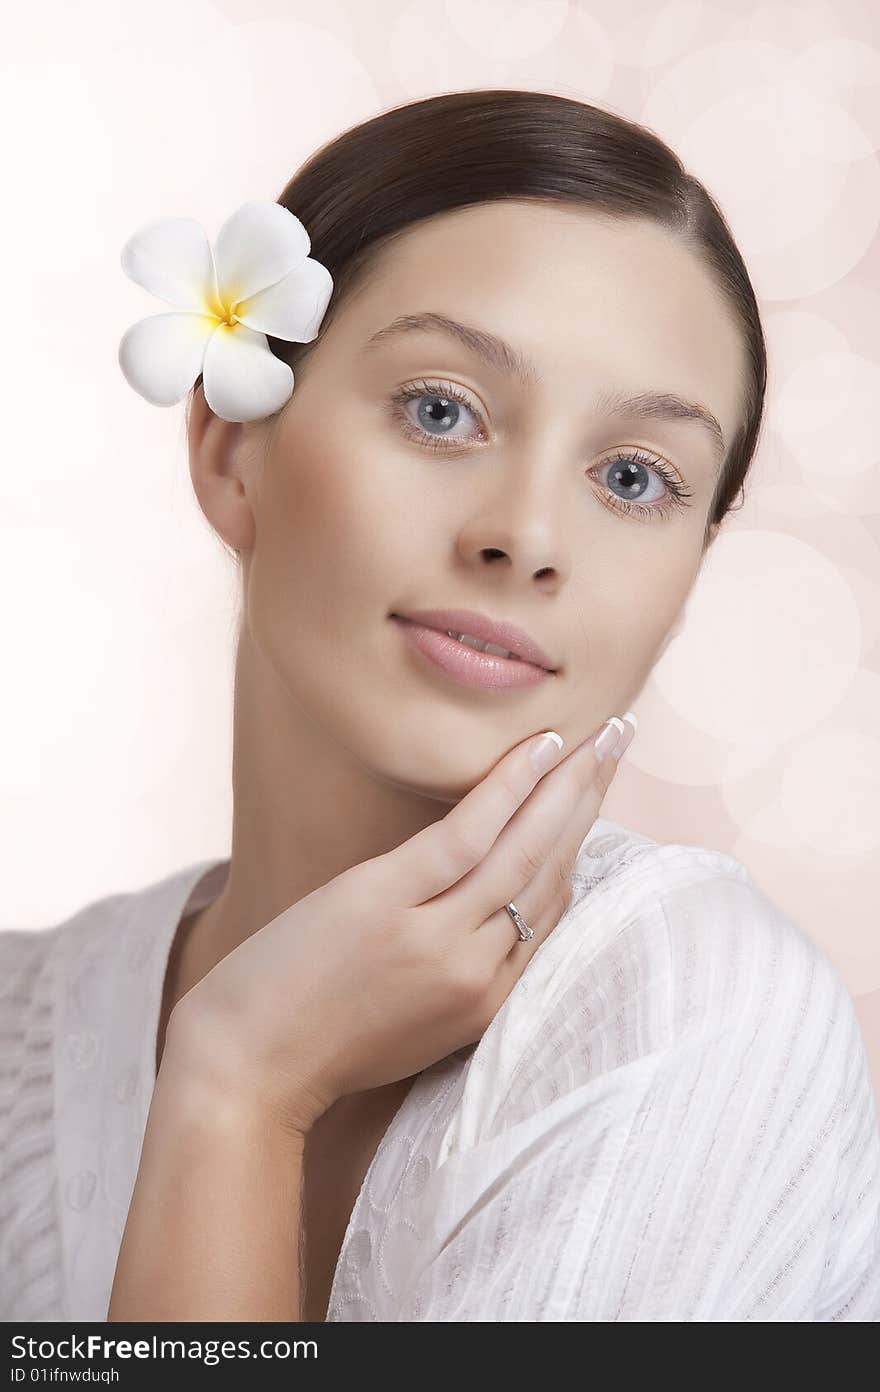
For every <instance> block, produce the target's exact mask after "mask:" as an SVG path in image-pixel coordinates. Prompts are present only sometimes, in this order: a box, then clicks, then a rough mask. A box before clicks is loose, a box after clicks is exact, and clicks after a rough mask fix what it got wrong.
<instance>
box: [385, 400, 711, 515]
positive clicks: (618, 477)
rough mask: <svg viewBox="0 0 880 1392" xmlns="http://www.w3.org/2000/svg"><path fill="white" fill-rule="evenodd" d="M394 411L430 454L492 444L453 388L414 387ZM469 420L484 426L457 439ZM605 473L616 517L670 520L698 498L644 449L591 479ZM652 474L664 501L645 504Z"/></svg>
mask: <svg viewBox="0 0 880 1392" xmlns="http://www.w3.org/2000/svg"><path fill="white" fill-rule="evenodd" d="M412 401H416V402H418V410H417V412H416V419H415V420H414V419H413V417H412V415H411V414H410V412H409V410H408V409H407V408H408V406H409V403H410V402H412ZM391 405H392V410H393V414H394V415H395V417H396V418H397V419H398V420H399V421H400V423H401V425H402V426H403V433H404V434H405V435H406V437H407V438H408V439H410V440H415V441H416V442H417V443H418V444H421V445H426V446H427V447H428V448H429V449H436V450H444V449H453V448H454V447H455V446H457V445H463V444H467V443H468V442H473V441H477V442H479V443H483V442H485V441H486V440H487V439H488V435H487V433H486V431H485V429H484V428H483V425H482V419H481V417H480V415H479V412H478V411H477V409H476V407H475V406H474V405H473V404H472V403H471V400H470V398H469V396H468V395H467V393H466V392H463V391H462V390H461V388H460V387H456V386H454V385H453V384H452V383H451V382H425V381H420V382H413V383H410V384H409V385H407V386H405V387H401V388H400V390H399V391H397V392H395V393H394V395H393V396H392V397H391ZM468 416H470V417H472V418H475V419H476V420H477V421H479V422H480V424H479V426H478V427H477V430H476V432H475V433H471V434H461V435H459V434H453V432H454V431H455V430H456V429H457V427H459V426H460V425H461V423H462V421H466V418H467V417H468ZM600 469H607V470H608V475H607V480H606V482H605V483H604V484H603V485H602V486H603V488H604V493H603V495H602V501H603V502H604V503H605V504H606V506H608V507H609V508H610V509H611V510H612V511H616V512H621V513H625V514H627V515H635V516H636V517H640V518H642V519H644V520H646V521H653V520H654V519H655V518H657V517H665V516H668V515H669V513H670V512H672V511H673V510H674V509H676V508H683V507H686V506H687V500H688V499H689V498H692V497H693V494H692V493H691V492H690V490H689V489H688V488H687V487H686V486H685V485H684V484H683V483H682V481H681V479H680V478H678V477H677V475H676V474H674V473H673V472H672V469H671V468H670V467H669V465H667V464H666V463H665V462H664V461H663V460H662V459H658V458H657V457H656V455H652V454H648V452H647V451H645V450H643V449H641V448H639V447H638V446H634V447H632V448H626V449H619V450H617V451H616V452H615V453H614V454H613V455H612V456H611V458H610V459H604V460H602V461H601V463H599V464H597V465H596V466H595V467H594V468H593V469H591V470H590V474H591V475H593V476H594V475H595V473H596V471H597V470H600ZM651 474H653V475H654V478H655V479H659V480H660V481H661V484H662V487H663V493H662V495H661V497H660V499H659V500H655V499H651V500H650V501H649V502H648V503H644V502H641V501H640V499H641V496H642V494H643V493H644V492H646V491H647V488H649V487H650V475H651ZM646 480H647V483H646ZM612 485H613V486H614V488H621V489H623V490H624V491H623V494H622V495H621V494H620V493H615V492H613V491H612ZM636 490H638V494H637V496H636Z"/></svg>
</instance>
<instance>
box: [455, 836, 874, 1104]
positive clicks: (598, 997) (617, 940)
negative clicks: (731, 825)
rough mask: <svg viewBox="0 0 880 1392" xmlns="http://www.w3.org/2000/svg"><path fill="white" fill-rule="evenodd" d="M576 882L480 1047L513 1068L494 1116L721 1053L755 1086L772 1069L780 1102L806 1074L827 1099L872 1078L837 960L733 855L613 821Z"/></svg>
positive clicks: (593, 842)
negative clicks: (557, 919) (586, 1086)
mask: <svg viewBox="0 0 880 1392" xmlns="http://www.w3.org/2000/svg"><path fill="white" fill-rule="evenodd" d="M572 882H573V892H572V900H571V903H570V905H569V908H568V910H567V911H566V913H565V914H564V915H563V917H562V919H561V920H560V922H559V924H558V925H557V926H556V928H555V929H554V931H553V933H552V934H551V935H550V937H549V938H548V939H547V940H546V941H545V942H544V943H543V944H542V945H541V947H540V948H539V949H538V951H537V953H536V954H535V955H534V957H533V958H532V960H531V961H530V963H529V965H528V968H527V969H526V971H525V972H524V973H523V976H522V977H521V978H520V980H519V982H518V983H517V985H516V986H515V987H514V990H513V992H512V993H511V995H510V996H509V997H508V1000H507V1001H506V1002H505V1003H504V1005H503V1006H502V1009H501V1010H500V1011H499V1013H498V1015H497V1016H496V1017H495V1020H493V1022H492V1024H491V1026H490V1029H489V1031H488V1032H487V1034H486V1035H485V1036H484V1039H483V1041H481V1044H480V1046H479V1048H478V1050H477V1054H479V1053H480V1050H482V1049H483V1046H484V1044H485V1045H486V1047H485V1050H484V1053H485V1054H486V1056H489V1055H492V1056H493V1066H494V1067H497V1068H498V1069H499V1072H497V1073H496V1074H495V1078H496V1082H498V1084H499V1087H498V1090H497V1091H496V1092H495V1099H496V1102H497V1104H498V1106H499V1108H500V1111H499V1112H496V1114H495V1120H496V1122H500V1121H501V1112H505V1111H507V1110H509V1111H510V1116H509V1117H508V1120H515V1119H516V1118H518V1117H521V1116H522V1115H524V1114H525V1113H526V1112H527V1111H528V1110H529V1109H534V1108H536V1107H540V1106H542V1105H546V1104H547V1103H549V1102H552V1101H553V1100H554V1098H555V1097H557V1096H558V1095H559V1094H560V1092H561V1091H565V1090H572V1089H574V1088H577V1087H580V1086H583V1085H584V1084H588V1083H595V1082H597V1081H598V1080H600V1079H601V1080H604V1082H605V1084H606V1085H614V1086H617V1085H621V1086H622V1085H624V1084H629V1083H630V1082H632V1083H633V1084H634V1085H636V1087H637V1088H638V1086H640V1085H642V1084H645V1085H647V1084H648V1081H649V1079H651V1078H652V1077H656V1076H657V1075H658V1074H659V1073H660V1072H664V1073H668V1072H669V1070H674V1069H675V1068H676V1067H678V1068H681V1069H684V1068H685V1067H690V1068H695V1067H699V1066H700V1062H701V1061H703V1062H705V1060H707V1059H711V1060H712V1061H713V1066H719V1065H720V1064H721V1062H722V1061H723V1064H724V1067H726V1068H728V1069H730V1070H732V1071H733V1072H735V1073H736V1075H737V1077H738V1078H739V1080H740V1081H739V1083H738V1096H740V1097H742V1098H745V1095H746V1091H747V1084H746V1082H745V1080H747V1079H749V1078H750V1077H756V1076H757V1075H761V1076H762V1077H763V1079H764V1081H765V1082H766V1079H767V1077H768V1076H769V1075H770V1073H771V1072H773V1076H774V1077H775V1079H776V1082H775V1087H776V1088H777V1097H778V1099H779V1100H784V1099H789V1098H790V1099H791V1100H792V1102H793V1103H794V1102H796V1101H797V1099H798V1097H799V1095H800V1092H801V1090H802V1089H803V1088H804V1086H805V1085H806V1086H808V1087H809V1088H810V1090H811V1096H812V1099H813V1105H814V1106H815V1105H816V1104H817V1102H818V1099H819V1097H820V1096H821V1097H824V1098H825V1099H826V1102H827V1105H828V1109H829V1111H831V1110H832V1109H834V1108H835V1107H836V1108H837V1109H838V1110H840V1109H842V1108H843V1106H844V1099H845V1098H846V1096H847V1091H848V1089H849V1088H851V1087H852V1085H853V1082H854V1079H855V1077H856V1075H857V1074H863V1075H864V1076H863V1082H864V1080H866V1079H867V1078H868V1073H867V1060H866V1051H865V1049H864V1042H863V1039H862V1036H861V1032H860V1028H859V1023H858V1018H857V1016H856V1012H855V1007H854V1003H853V1001H852V998H851V996H850V994H849V991H848V990H847V987H846V985H845V983H844V981H843V979H842V977H841V975H840V973H839V972H838V970H837V968H836V967H835V965H834V964H833V963H832V962H831V960H830V959H829V958H828V957H827V955H826V954H825V953H824V951H823V950H822V949H821V947H820V946H819V945H818V944H817V943H815V942H814V941H813V940H812V939H811V938H810V937H809V935H808V934H807V933H805V932H804V931H803V929H802V928H801V927H800V926H799V924H797V923H796V922H795V921H794V920H793V919H792V918H791V917H790V916H789V915H788V914H787V913H786V912H785V911H784V909H783V908H782V907H781V906H780V905H779V904H777V903H775V902H774V901H773V900H772V899H771V898H770V897H769V896H768V895H767V894H766V893H765V892H764V891H763V890H762V889H761V888H760V887H759V886H758V885H757V884H756V883H755V881H754V880H753V878H752V876H751V874H750V873H749V871H748V870H747V868H746V867H745V866H744V865H743V864H742V863H741V862H740V861H738V860H737V859H736V858H735V857H732V856H729V855H726V854H724V853H722V852H719V851H715V850H712V849H710V848H707V847H702V846H688V845H680V844H661V843H658V842H655V841H652V840H651V839H650V838H648V837H644V836H641V835H640V834H638V833H634V832H631V831H629V830H628V829H627V828H625V827H622V826H619V825H618V824H616V823H613V822H610V821H608V820H607V819H604V818H603V819H600V820H599V822H598V823H597V824H596V826H595V827H594V831H593V833H592V834H591V835H590V836H589V837H588V838H587V840H586V842H585V843H584V844H583V845H582V847H581V850H580V852H579V855H578V858H577V861H576V863H575V867H574V870H573V873H572ZM774 1070H775V1071H774ZM493 1110H494V1109H493Z"/></svg>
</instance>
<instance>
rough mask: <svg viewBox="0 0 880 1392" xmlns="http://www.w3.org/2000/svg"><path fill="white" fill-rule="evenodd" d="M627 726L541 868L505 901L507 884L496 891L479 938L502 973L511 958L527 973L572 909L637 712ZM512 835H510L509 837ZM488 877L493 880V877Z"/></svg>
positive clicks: (518, 831)
mask: <svg viewBox="0 0 880 1392" xmlns="http://www.w3.org/2000/svg"><path fill="white" fill-rule="evenodd" d="M623 725H624V736H623V738H622V739H621V740H620V742H619V743H618V745H617V746H616V747H615V749H614V751H613V754H612V757H610V758H605V759H603V760H601V762H599V764H598V768H597V770H596V776H595V778H594V779H593V780H592V782H591V783H590V784H589V786H588V787H587V788H586V790H585V791H584V792H583V794H582V796H581V797H580V799H579V800H578V801H577V802H576V803H575V806H574V808H573V810H572V811H571V813H570V815H569V817H568V820H567V822H565V824H564V825H563V826H562V828H561V830H560V832H559V834H558V835H557V838H556V841H555V844H554V845H553V846H552V848H551V850H550V852H549V853H548V855H547V857H546V860H545V861H544V863H543V865H541V867H540V869H539V870H538V871H537V872H536V874H535V875H534V876H533V877H532V879H531V880H530V881H529V882H528V883H527V884H525V885H524V886H523V887H522V888H521V889H520V891H519V892H518V893H515V894H513V895H510V896H507V897H505V896H504V887H503V886H502V888H501V889H500V891H499V890H496V891H495V893H496V894H498V893H500V894H501V895H502V897H501V901H500V902H501V908H500V909H498V908H497V903H498V900H497V899H496V901H495V906H493V907H495V912H494V913H490V914H488V915H487V916H486V918H485V920H484V922H483V924H482V926H481V927H480V928H479V931H478V938H479V940H480V947H481V951H482V949H483V948H485V954H486V960H488V961H489V962H490V963H491V961H492V960H495V961H496V963H497V964H498V965H499V970H503V967H504V959H505V958H508V959H509V960H510V966H511V970H513V971H514V972H519V971H521V970H522V969H523V968H524V966H525V964H526V962H527V961H528V960H529V958H530V957H531V956H532V955H533V954H534V953H535V952H536V951H537V950H538V948H539V947H540V946H541V943H542V942H543V941H544V940H545V938H546V937H547V936H549V934H550V933H551V932H552V931H553V929H554V928H555V927H556V924H557V923H558V922H559V920H560V918H561V917H562V915H563V913H564V912H565V911H566V909H567V907H568V904H569V903H570V901H571V888H572V886H571V871H572V868H573V865H574V863H575V861H576V859H577V855H578V852H579V851H580V848H581V846H582V845H583V843H584V840H585V838H586V836H587V835H588V833H589V831H590V829H591V828H592V826H593V824H594V823H595V821H596V818H597V816H598V815H599V812H600V810H601V806H602V802H603V800H604V797H605V794H606V793H607V791H608V789H609V788H610V786H611V783H612V781H613V779H614V775H615V773H616V772H617V768H618V763H619V760H620V756H621V755H622V754H623V753H624V751H625V750H626V748H627V747H628V745H629V744H630V742H631V740H632V738H633V736H634V735H635V725H636V722H635V716H633V715H632V713H631V712H627V714H626V715H625V716H624V717H623ZM542 791H543V790H542ZM536 798H537V794H535V797H534V798H532V799H530V800H529V803H527V804H526V806H525V807H524V808H523V809H522V812H521V813H520V814H518V815H517V817H516V818H515V819H514V821H513V822H511V823H510V826H509V828H508V830H509V832H510V834H511V838H513V837H514V836H517V835H520V834H523V835H528V832H527V831H526V830H525V819H526V811H527V809H528V808H529V806H530V804H531V802H533V801H535V799H536ZM520 819H522V826H521V828H516V823H517V822H520ZM507 834H508V833H507V831H505V833H504V836H507ZM502 840H503V838H499V842H498V843H497V845H496V847H494V848H493V850H492V853H491V855H490V856H489V860H488V861H486V862H485V865H486V866H487V867H488V864H489V861H491V860H492V859H493V858H494V857H495V856H496V854H498V855H504V854H506V852H507V848H505V847H502V844H501V842H502ZM512 854H513V855H514V857H515V854H516V852H515V850H512ZM480 873H481V872H480V871H475V872H474V878H475V877H476V875H478V874H480ZM502 873H503V872H502ZM487 878H490V877H489V876H488V875H487ZM509 883H510V882H508V887H509ZM454 892H455V891H454V890H453V891H450V893H454ZM490 892H491V891H490ZM511 902H513V903H514V904H515V906H516V908H517V909H518V911H519V913H520V914H521V915H522V917H523V918H524V919H525V921H526V923H527V924H528V926H529V927H530V928H531V929H532V932H533V937H531V938H530V939H529V940H528V941H527V942H523V941H522V940H521V939H520V938H519V936H518V932H517V927H516V924H515V923H514V922H513V920H512V918H511V917H510V915H509V914H508V913H507V910H506V909H505V908H504V905H505V904H507V903H511Z"/></svg>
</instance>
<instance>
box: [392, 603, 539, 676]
mask: <svg viewBox="0 0 880 1392" xmlns="http://www.w3.org/2000/svg"><path fill="white" fill-rule="evenodd" d="M389 618H390V619H391V620H392V621H393V622H394V624H395V625H396V626H397V628H399V629H400V632H401V634H402V636H403V640H404V642H405V643H406V644H407V645H408V647H410V648H411V649H412V650H413V651H414V652H416V653H417V654H418V658H417V659H416V660H417V661H419V662H424V661H427V662H430V663H431V665H432V666H433V667H435V668H438V669H439V670H440V671H441V672H442V673H443V675H444V676H446V677H450V678H451V679H452V680H453V681H455V682H458V684H459V685H460V686H469V687H479V688H482V690H484V691H492V692H500V691H510V690H518V689H519V688H521V687H525V686H537V685H539V684H540V683H541V682H545V681H549V680H550V677H551V675H552V673H550V672H548V671H547V669H546V668H545V667H537V666H536V665H535V664H534V663H533V662H526V661H525V660H523V659H521V658H518V657H498V656H496V654H495V653H483V652H479V651H478V649H477V648H472V647H470V646H469V645H468V644H467V643H460V642H459V641H458V639H457V638H450V637H449V634H448V633H444V632H442V631H441V630H440V629H437V628H428V627H427V626H426V625H425V624H421V623H416V622H415V621H414V620H413V619H409V618H404V617H403V616H402V615H400V614H390V615H389ZM457 631H458V632H461V630H460V629H459V630H457Z"/></svg>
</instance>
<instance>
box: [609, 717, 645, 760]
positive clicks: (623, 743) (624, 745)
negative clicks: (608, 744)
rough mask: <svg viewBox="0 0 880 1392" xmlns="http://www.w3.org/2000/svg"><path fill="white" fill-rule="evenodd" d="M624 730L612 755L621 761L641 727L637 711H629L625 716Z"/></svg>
mask: <svg viewBox="0 0 880 1392" xmlns="http://www.w3.org/2000/svg"><path fill="white" fill-rule="evenodd" d="M623 725H624V731H623V734H622V735H621V737H620V739H619V740H618V741H617V744H616V745H615V746H614V748H613V749H612V751H611V753H612V756H613V757H614V758H615V759H617V760H618V762H619V761H620V759H621V758H622V757H623V755H624V754H625V753H626V751H627V750H628V749H629V747H630V745H631V744H632V742H633V740H634V739H635V734H636V730H637V729H638V728H639V722H638V718H637V716H636V713H635V711H627V712H626V714H625V715H624V717H623Z"/></svg>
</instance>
